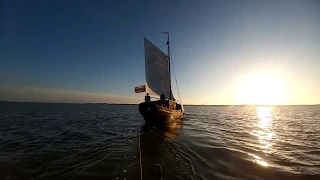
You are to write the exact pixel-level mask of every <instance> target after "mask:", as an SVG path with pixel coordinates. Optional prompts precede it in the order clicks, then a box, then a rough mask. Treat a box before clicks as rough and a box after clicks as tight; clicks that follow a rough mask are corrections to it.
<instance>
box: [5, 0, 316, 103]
mask: <svg viewBox="0 0 320 180" xmlns="http://www.w3.org/2000/svg"><path fill="white" fill-rule="evenodd" d="M0 8H1V11H0V27H1V28H0V100H5V101H36V102H74V103H85V102H106V103H139V102H141V101H143V96H144V94H135V93H134V87H135V86H138V85H142V84H144V83H145V70H144V48H143V37H144V36H145V37H147V38H148V39H149V40H150V41H152V42H153V43H154V44H156V45H157V46H158V47H159V48H160V49H162V50H163V51H164V52H166V45H165V43H166V36H164V35H163V34H161V32H163V31H167V32H170V40H171V41H170V45H171V55H172V61H173V64H174V67H175V74H176V78H177V81H178V85H179V90H180V94H181V101H182V102H183V103H185V104H229V105H230V104H231V105H232V104H242V103H260V104H261V103H271V104H320V2H319V1H317V0H308V1H303V0H277V1H273V0H266V1H263V0H261V1H252V0H248V1H246V0H243V1H235V0H234V1H215V0H201V1H195V0H183V1H182V0H143V1H131V0H121V1H119V0H114V1H112V0H107V1H105V0H91V1H89V0H88V1H84V0H77V1H75V0H74V1H73V0H69V1H62V0H54V1H53V0H52V1H42V0H30V1H24V0H4V2H3V5H2V6H1V7H0ZM172 78H173V79H174V77H172ZM173 82H174V80H173ZM173 89H174V94H177V93H176V92H177V91H175V89H176V85H175V84H173ZM270 99H271V100H270ZM268 100H270V101H268Z"/></svg>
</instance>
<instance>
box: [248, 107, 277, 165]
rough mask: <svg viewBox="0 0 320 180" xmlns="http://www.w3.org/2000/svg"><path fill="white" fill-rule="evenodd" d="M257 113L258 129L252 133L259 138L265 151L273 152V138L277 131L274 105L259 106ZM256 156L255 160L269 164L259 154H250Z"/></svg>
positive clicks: (262, 163)
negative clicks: (274, 119)
mask: <svg viewBox="0 0 320 180" xmlns="http://www.w3.org/2000/svg"><path fill="white" fill-rule="evenodd" d="M256 114H257V116H258V122H257V125H256V129H255V130H253V132H252V133H251V134H252V135H254V136H256V137H258V138H259V147H260V148H261V149H262V151H263V152H264V153H267V154H269V153H271V152H272V151H271V147H272V145H273V138H274V136H275V132H274V130H273V127H272V125H273V118H272V115H273V114H272V107H257V108H256ZM249 155H250V156H252V157H254V158H255V162H257V163H258V164H260V165H262V166H268V163H267V162H265V161H263V159H261V158H260V157H259V156H256V155H253V154H249Z"/></svg>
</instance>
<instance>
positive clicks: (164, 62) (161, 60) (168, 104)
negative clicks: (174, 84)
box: [135, 32, 184, 125]
mask: <svg viewBox="0 0 320 180" xmlns="http://www.w3.org/2000/svg"><path fill="white" fill-rule="evenodd" d="M163 34H167V35H168V41H167V45H168V55H167V54H165V53H164V52H162V51H161V50H160V49H159V48H158V47H157V46H155V45H154V44H153V43H151V42H150V41H149V40H148V39H146V38H144V50H145V72H146V83H145V85H142V86H138V87H136V88H135V91H136V93H140V92H146V97H145V102H142V103H140V104H139V112H140V114H141V115H142V116H143V118H144V119H145V121H146V124H148V125H160V124H164V123H170V122H174V121H175V120H176V119H177V118H180V117H182V115H183V112H184V108H183V105H182V104H179V103H178V102H177V101H176V100H175V98H174V96H173V93H172V89H171V70H170V43H169V33H168V32H165V33H163ZM161 94H163V95H164V97H165V98H164V99H165V100H163V99H162V100H159V99H158V100H154V101H150V96H149V95H152V96H153V97H155V98H159V97H160V95H161ZM180 101H181V100H180Z"/></svg>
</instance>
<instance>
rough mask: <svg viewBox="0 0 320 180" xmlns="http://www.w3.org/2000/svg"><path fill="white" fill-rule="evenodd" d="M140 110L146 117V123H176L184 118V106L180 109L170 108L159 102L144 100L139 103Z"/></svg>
mask: <svg viewBox="0 0 320 180" xmlns="http://www.w3.org/2000/svg"><path fill="white" fill-rule="evenodd" d="M139 112H140V114H141V115H142V116H143V118H144V119H145V122H146V124H148V125H151V126H161V125H165V124H170V123H174V122H175V121H176V120H177V119H179V118H182V116H183V108H181V109H179V110H174V109H170V108H167V107H163V106H161V105H159V103H157V102H143V103H140V104H139Z"/></svg>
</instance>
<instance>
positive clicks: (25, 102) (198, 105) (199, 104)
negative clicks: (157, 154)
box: [0, 100, 320, 106]
mask: <svg viewBox="0 0 320 180" xmlns="http://www.w3.org/2000/svg"><path fill="white" fill-rule="evenodd" d="M0 102H7V103H46V104H106V105H138V104H140V103H138V104H134V103H108V102H96V103H91V102H83V103H77V102H41V101H3V100H0ZM183 105H184V106H319V105H320V104H183Z"/></svg>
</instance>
